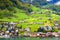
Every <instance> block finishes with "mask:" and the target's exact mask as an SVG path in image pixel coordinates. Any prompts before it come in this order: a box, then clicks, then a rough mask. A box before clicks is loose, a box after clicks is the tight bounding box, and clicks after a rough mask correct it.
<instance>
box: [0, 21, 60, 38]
mask: <svg viewBox="0 0 60 40" xmlns="http://www.w3.org/2000/svg"><path fill="white" fill-rule="evenodd" d="M16 24H17V23H16V22H4V23H2V24H0V38H15V37H60V32H52V31H48V30H52V28H51V27H49V26H48V29H46V28H47V27H40V28H38V31H34V32H31V31H30V28H29V27H27V28H24V29H23V28H22V26H20V28H18V27H16ZM56 25H57V24H56ZM42 29H45V30H47V32H42V31H43V30H42Z"/></svg>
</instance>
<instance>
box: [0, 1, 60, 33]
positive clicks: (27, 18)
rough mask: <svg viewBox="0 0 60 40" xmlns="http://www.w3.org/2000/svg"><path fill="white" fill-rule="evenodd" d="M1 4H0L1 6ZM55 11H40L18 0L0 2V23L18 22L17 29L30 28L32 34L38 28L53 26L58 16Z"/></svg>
mask: <svg viewBox="0 0 60 40" xmlns="http://www.w3.org/2000/svg"><path fill="white" fill-rule="evenodd" d="M1 3H2V4H1ZM55 13H56V12H55V11H52V10H48V9H42V8H38V7H35V6H33V5H30V4H26V3H22V2H20V1H18V0H15V1H12V0H4V1H2V0H0V21H7V22H20V24H19V25H18V27H20V26H21V25H22V27H23V28H26V27H31V30H32V32H33V31H37V28H39V27H40V26H46V25H49V26H54V25H55V22H56V21H58V22H57V23H58V24H60V23H59V20H60V16H59V15H56V14H57V13H58V12H57V13H56V14H55Z"/></svg>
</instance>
